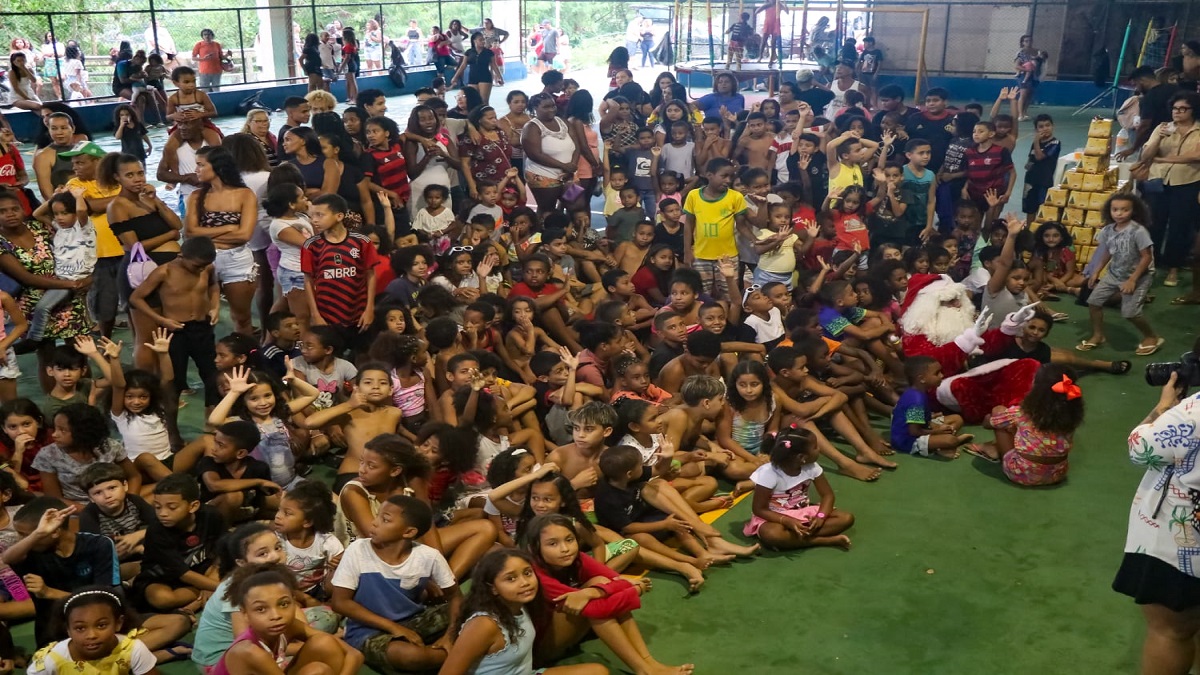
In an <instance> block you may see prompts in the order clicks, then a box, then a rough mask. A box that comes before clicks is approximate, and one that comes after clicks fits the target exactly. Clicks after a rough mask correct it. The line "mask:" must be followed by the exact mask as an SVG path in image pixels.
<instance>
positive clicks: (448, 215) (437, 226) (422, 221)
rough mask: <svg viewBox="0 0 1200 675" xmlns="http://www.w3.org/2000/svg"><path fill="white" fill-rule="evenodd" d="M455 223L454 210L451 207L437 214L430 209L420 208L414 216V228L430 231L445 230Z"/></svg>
mask: <svg viewBox="0 0 1200 675" xmlns="http://www.w3.org/2000/svg"><path fill="white" fill-rule="evenodd" d="M453 224H454V212H453V211H451V210H450V209H449V208H444V209H442V212H441V213H439V214H437V215H436V216H435V215H433V214H432V213H430V212H429V209H418V210H417V213H416V215H415V216H413V224H412V226H413V229H414V230H421V231H422V232H428V233H430V234H432V233H434V232H445V231H446V230H447V229H449V228H450V226H451V225H453Z"/></svg>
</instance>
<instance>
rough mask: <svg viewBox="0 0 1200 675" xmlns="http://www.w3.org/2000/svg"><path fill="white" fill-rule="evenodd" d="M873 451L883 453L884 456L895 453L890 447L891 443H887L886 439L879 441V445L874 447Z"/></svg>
mask: <svg viewBox="0 0 1200 675" xmlns="http://www.w3.org/2000/svg"><path fill="white" fill-rule="evenodd" d="M875 452H877V453H879V454H881V455H883V456H884V457H888V456H891V455H894V454H896V451H895V450H894V449H893V448H892V444H891V443H888V442H887V441H883V442H881V443H880V444H879V447H878V448H875Z"/></svg>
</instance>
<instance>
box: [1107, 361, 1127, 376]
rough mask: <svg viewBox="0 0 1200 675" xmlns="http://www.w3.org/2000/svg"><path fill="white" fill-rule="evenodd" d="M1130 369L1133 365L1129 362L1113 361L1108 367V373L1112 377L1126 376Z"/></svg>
mask: <svg viewBox="0 0 1200 675" xmlns="http://www.w3.org/2000/svg"><path fill="white" fill-rule="evenodd" d="M1132 368H1133V363H1132V362H1130V361H1113V362H1112V365H1111V366H1109V367H1108V372H1110V373H1112V374H1113V375H1128V374H1129V371H1130V370H1131V369H1132Z"/></svg>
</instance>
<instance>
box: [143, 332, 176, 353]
mask: <svg viewBox="0 0 1200 675" xmlns="http://www.w3.org/2000/svg"><path fill="white" fill-rule="evenodd" d="M174 337H175V336H174V335H172V334H171V331H169V330H167V329H166V328H156V329H154V333H153V334H151V336H150V342H147V343H145V344H144V346H146V347H149V348H150V350H151V351H153V352H155V353H157V354H166V353H167V352H169V351H171V340H172V339H174Z"/></svg>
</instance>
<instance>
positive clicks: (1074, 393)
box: [1050, 375, 1083, 401]
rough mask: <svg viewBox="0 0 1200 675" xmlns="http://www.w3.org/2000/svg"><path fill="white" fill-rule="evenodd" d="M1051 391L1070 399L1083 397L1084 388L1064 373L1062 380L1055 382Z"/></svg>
mask: <svg viewBox="0 0 1200 675" xmlns="http://www.w3.org/2000/svg"><path fill="white" fill-rule="evenodd" d="M1050 391H1053V392H1054V393H1056V394H1062V395H1063V396H1066V397H1067V400H1068V401H1070V400H1072V399H1077V398H1082V397H1083V390H1082V389H1080V388H1079V385H1077V384H1075V383H1074V382H1072V381H1071V378H1069V377H1067V376H1066V375H1063V378H1062V382H1055V383H1054V385H1053V386H1052V387H1050Z"/></svg>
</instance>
